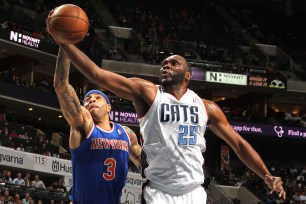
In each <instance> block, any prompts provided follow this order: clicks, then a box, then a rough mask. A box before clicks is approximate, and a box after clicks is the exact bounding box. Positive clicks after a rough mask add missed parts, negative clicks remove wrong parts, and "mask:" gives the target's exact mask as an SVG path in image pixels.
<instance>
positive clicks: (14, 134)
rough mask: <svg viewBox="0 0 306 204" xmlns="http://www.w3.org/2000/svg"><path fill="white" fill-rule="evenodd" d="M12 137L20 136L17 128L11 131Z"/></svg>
mask: <svg viewBox="0 0 306 204" xmlns="http://www.w3.org/2000/svg"><path fill="white" fill-rule="evenodd" d="M10 137H12V138H19V135H18V134H17V133H16V130H12V132H11V133H10Z"/></svg>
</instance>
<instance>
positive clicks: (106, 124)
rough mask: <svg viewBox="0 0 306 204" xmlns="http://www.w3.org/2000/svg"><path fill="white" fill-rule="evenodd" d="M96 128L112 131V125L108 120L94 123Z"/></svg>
mask: <svg viewBox="0 0 306 204" xmlns="http://www.w3.org/2000/svg"><path fill="white" fill-rule="evenodd" d="M96 125H97V126H99V127H100V128H102V129H103V130H105V131H110V130H112V129H113V126H114V124H113V123H112V122H110V121H109V119H105V120H103V121H99V122H97V123H96Z"/></svg>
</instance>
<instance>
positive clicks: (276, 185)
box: [265, 175, 286, 200]
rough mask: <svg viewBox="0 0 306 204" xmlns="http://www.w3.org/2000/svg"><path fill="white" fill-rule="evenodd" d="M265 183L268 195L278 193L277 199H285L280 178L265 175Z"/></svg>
mask: <svg viewBox="0 0 306 204" xmlns="http://www.w3.org/2000/svg"><path fill="white" fill-rule="evenodd" d="M265 183H266V184H267V185H268V186H269V188H270V189H271V191H270V193H273V192H274V191H276V192H278V197H279V198H283V199H284V200H285V199H286V192H285V190H284V188H283V181H282V179H281V178H280V177H276V176H271V175H265Z"/></svg>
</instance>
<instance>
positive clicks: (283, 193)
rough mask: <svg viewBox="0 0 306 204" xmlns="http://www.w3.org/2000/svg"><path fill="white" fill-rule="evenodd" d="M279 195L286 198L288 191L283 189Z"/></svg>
mask: <svg viewBox="0 0 306 204" xmlns="http://www.w3.org/2000/svg"><path fill="white" fill-rule="evenodd" d="M278 197H279V198H283V199H284V200H286V192H285V191H284V190H282V191H281V192H279V194H278Z"/></svg>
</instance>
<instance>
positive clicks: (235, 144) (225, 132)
mask: <svg viewBox="0 0 306 204" xmlns="http://www.w3.org/2000/svg"><path fill="white" fill-rule="evenodd" d="M203 102H204V104H205V107H206V110H207V113H208V126H209V127H210V129H211V130H212V131H213V132H214V133H215V134H216V135H217V136H219V137H220V138H221V139H223V140H224V141H225V142H227V143H228V144H229V145H230V146H231V147H232V149H233V150H234V151H235V153H236V154H237V156H238V157H239V158H240V159H241V161H242V162H243V163H244V164H245V165H246V166H247V167H248V168H250V169H251V170H252V171H254V172H255V173H256V174H257V175H258V176H260V177H261V178H262V179H264V180H265V182H266V184H267V185H268V186H269V187H270V189H272V191H278V192H279V196H280V197H283V198H284V199H285V198H286V192H285V191H284V189H283V186H282V181H281V178H280V177H275V176H272V175H271V174H270V172H269V170H268V169H267V167H266V165H265V164H264V162H263V160H262V159H261V157H260V156H259V154H258V153H257V152H256V151H255V150H254V149H253V147H252V146H251V145H250V144H249V143H248V142H247V141H246V140H244V139H243V138H242V137H241V136H240V135H239V134H238V133H237V132H236V131H235V130H234V129H233V128H232V126H231V125H230V124H229V122H228V120H227V118H226V116H225V115H224V113H223V111H222V110H221V108H220V107H219V106H218V105H217V104H216V103H214V102H212V101H208V100H203Z"/></svg>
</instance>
